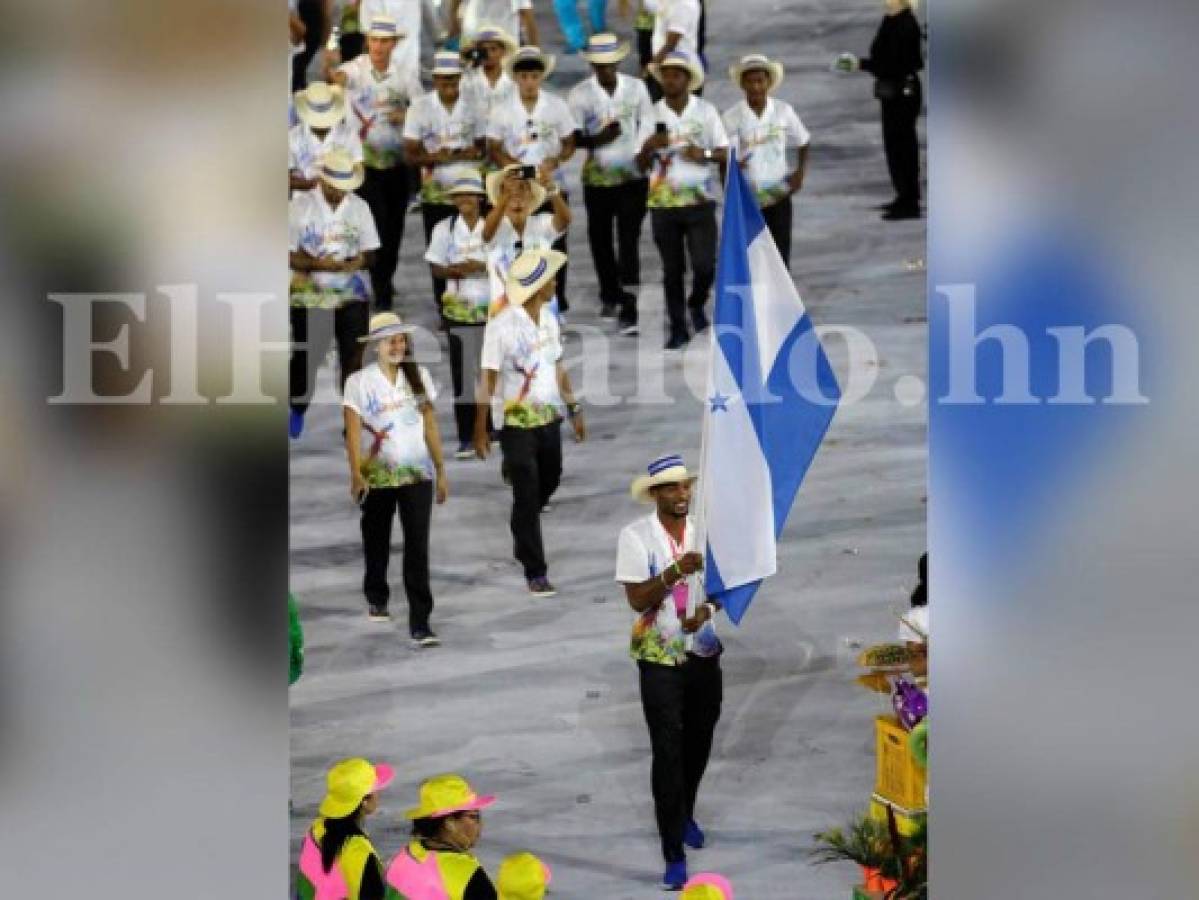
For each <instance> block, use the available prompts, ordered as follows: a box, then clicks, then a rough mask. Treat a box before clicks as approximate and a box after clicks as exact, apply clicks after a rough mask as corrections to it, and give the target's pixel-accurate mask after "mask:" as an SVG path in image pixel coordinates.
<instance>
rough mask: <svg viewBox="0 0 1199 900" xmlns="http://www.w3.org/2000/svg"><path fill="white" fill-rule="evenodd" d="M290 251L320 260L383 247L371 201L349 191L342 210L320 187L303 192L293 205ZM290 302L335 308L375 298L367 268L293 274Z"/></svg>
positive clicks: (342, 257)
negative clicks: (368, 204) (332, 205)
mask: <svg viewBox="0 0 1199 900" xmlns="http://www.w3.org/2000/svg"><path fill="white" fill-rule="evenodd" d="M288 232H289V235H288V238H289V241H288V249H289V250H291V251H292V252H293V253H296V252H299V251H303V252H304V253H307V254H308V255H309V256H313V257H316V258H318V259H319V258H321V257H326V258H332V259H342V260H344V259H353V258H354V257H356V256H358V255H359V254H361V253H368V252H370V251H371V250H377V249H378V248H379V232H378V231H376V230H375V219H374V216H372V215H371V210H370V207H369V206H367V205H366V201H365V200H363V199H362V198H361V197H359V196H358V195H357V194H346V195H345V197H343V198H342V201H341V203H340V204H338V206H337V209H333V208H332V207H331V206H329V202H328V201H327V200H326V199H325V195H324V194H322V193H321V189H320V188H319V187H316V188H313V189H312V190H311V191H299V192H297V193H296V194H294V195H293V196H292V198H291V203H290V205H289V206H288ZM290 294H291V304H292V305H293V306H314V307H320V308H323V309H335V308H336V307H338V306H340V305H341V304H342V303H345V302H349V301H359V300H370V298H371V280H370V275H369V273H368V272H367V270H366V269H359V270H358V271H356V272H292V276H291V290H290Z"/></svg>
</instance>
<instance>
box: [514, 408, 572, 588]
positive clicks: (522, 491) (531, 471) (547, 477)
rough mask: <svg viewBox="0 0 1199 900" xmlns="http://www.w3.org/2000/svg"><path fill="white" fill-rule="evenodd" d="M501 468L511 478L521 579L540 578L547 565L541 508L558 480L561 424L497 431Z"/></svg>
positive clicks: (560, 454)
mask: <svg viewBox="0 0 1199 900" xmlns="http://www.w3.org/2000/svg"><path fill="white" fill-rule="evenodd" d="M500 448H501V449H502V450H503V452H504V467H505V468H506V469H507V470H508V478H509V479H510V480H511V481H512V519H511V526H512V541H513V555H514V556H515V557H516V558H517V559H518V560H519V561H520V564H521V565H522V566H524V569H525V578H541V577H543V576H544V575H545V574H546V572H547V571H548V568H547V566H546V562H545V545H544V544H543V543H542V541H541V507H543V506H545V504H546V503H548V502H549V499H550V497H552V496H553V495H554V491H556V490H558V483H559V482H560V481H561V480H562V423H561V422H554V423H552V424H550V425H542V426H541V427H540V428H507V427H505V428H504V429H503V430H502V431H501V432H500Z"/></svg>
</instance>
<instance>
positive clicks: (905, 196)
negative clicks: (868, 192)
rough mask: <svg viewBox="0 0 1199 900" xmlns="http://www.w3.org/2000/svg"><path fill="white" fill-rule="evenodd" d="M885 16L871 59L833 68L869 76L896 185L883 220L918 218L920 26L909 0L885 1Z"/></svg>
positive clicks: (844, 57)
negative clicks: (917, 125)
mask: <svg viewBox="0 0 1199 900" xmlns="http://www.w3.org/2000/svg"><path fill="white" fill-rule="evenodd" d="M884 2H885V4H886V7H887V13H886V15H885V16H883V21H882V24H881V25H880V26H879V29H878V34H876V35H875V36H874V41H873V43H871V45H870V56H869V57H866V58H864V59H857V58H856V57H854V56H853V54H850V53H843V54H841V56H840V57H838V59H837V68H838V69H840V70H841V71H844V72H853V71H857V70H859V69H860V70H861V71H863V72H869V73H870V74H871V75H873V76H874V96H875V98H876V99H877V100H878V101H879V105H880V106H881V108H882V121H883V149H884V150H885V151H886V154H887V168H888V169H889V170H890V172H891V182H892V184H894V185H895V199H894V200H893V201H892V202H890V203H888V204H886V205H884V206H883V207H882V209H883V218H884V219H886V220H888V221H894V220H897V219H916V218H919V217H920V149H919V145H918V144H917V140H916V118H917V117H918V116H919V115H920V109H921V106H922V105H923V91H922V89H921V86H920V79H919V77H918V75H917V73H918V72H920V70H921V69H923V68H924V57H923V54H922V51H921V46H920V41H921V29H920V23H919V22H918V21H917V19H916V15H915V13H914V12H913V10H912V6H913V0H884Z"/></svg>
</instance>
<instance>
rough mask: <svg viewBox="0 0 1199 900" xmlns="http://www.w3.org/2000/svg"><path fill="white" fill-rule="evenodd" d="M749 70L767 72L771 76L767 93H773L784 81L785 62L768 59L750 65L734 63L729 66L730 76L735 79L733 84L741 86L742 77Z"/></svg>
mask: <svg viewBox="0 0 1199 900" xmlns="http://www.w3.org/2000/svg"><path fill="white" fill-rule="evenodd" d="M747 72H765V73H766V74H767V75H769V76H770V86H769V87H768V88H766V91H767V93H773V92H774V91H776V90H778V86H779V85H780V84H782V83H783V76H784V74H785V72H784V70H783V64H782V63H779V62H775V61H774V60H768V61H767V62H766V63H765V64H763V63H752V64H751V65H748V66H742V65H741V63H734V64H733V65H731V66H729V77H730V78H731V79H733V84H735V85H737V87H741V79H742V77H744V76H745V74H746V73H747Z"/></svg>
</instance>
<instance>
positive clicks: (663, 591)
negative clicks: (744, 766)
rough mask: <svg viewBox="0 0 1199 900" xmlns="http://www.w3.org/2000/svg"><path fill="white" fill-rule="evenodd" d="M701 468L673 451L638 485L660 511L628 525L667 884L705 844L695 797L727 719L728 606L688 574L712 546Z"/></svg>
mask: <svg viewBox="0 0 1199 900" xmlns="http://www.w3.org/2000/svg"><path fill="white" fill-rule="evenodd" d="M694 482H695V476H694V475H692V474H691V473H690V472H688V471H687V467H686V466H685V465H684V464H683V460H682V457H680V456H663V457H661V458H659V459H656V460H654V461H653V462H652V463H650V464H649V467H648V470H647V473H646V474H645V475H643V476H641V477H640V478H638V479H636V480H635V481H634V482H633V485H632V494H633V497H634V499H636V500H637V501H638V502H641V503H647V504H651V505H652V506H653V507H654V511H653V512H652V513H650V514H649V515H648V516H644V517H642V518H640V519H638V520H637V521H635V522H633V523H632V524H631V525H628V526H627V527H625V529H624V530H623V531H621V533H620V541H619V545H618V549H617V555H616V580H617V582H619V583H620V584H622V585H624V590H625V597H626V598H627V599H628V601H629V606H631V607H632V608H633V611H634V612H635V613H637V621H636V624H634V626H633V637H632V645H631V647H630V653H631V655H632V657H633V659H635V660H636V661H637V668H638V670H639V673H640V679H641V706H642V709H643V710H644V712H645V722H646V724H647V725H648V726H649V737H650V747H651V750H652V753H653V766H652V775H651V784H652V787H653V794H654V811H655V814H656V816H657V819H658V834H659V835H660V837H661V839H662V855H663V857H664V859H665V861H666V871H665V873H664V874H663V876H662V881H663V887H665V888H667V889H668V890H676V891H677V890H679V889H680V888H682V887H683V885H684V884H685V883H686V881H687V858H686V855H685V851H684V849H683V847H684V845H686V846H688V847H691V848H693V849H699V848H700V847H702V846H703V845H704V833H703V831H701V830H700V827H699V825H697V824H696V821H695V798H696V795H697V794H698V793H699V783H700V781H701V779H702V778H703V775H704V769H706V768H707V765H708V756H709V754H710V753H711V750H712V735H713V733H714V732H715V730H716V723H717V721H718V720H719V719H720V703H721V698H722V679H721V673H720V654H721V651H722V649H723V648H722V647H721V644H720V640H719V639H718V638H717V637H716V630H715V628H714V627H713V624H712V619H713V617H714V616H715V615H716V613H717V611H718V610H719V608H720V607H719V604H716V603H713V602H711V601H707V602H705V600H704V598H703V597H702V596H699V591H698V590H697V589H696V587H695V586H694V585H691V584H689V583H688V578H689V577H690V576H692V575H695V574H697V573H698V572H700V570H701V569H702V568H703V561H704V557H703V554H702V553H700V552H699V551H698V550H696V549H695V548H696V545H697V537H696V534H695V527H694V524H693V523H692V522H691V520H690V518H689V516H688V513H689V511H690V508H691V488H692V484H693V483H694Z"/></svg>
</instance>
